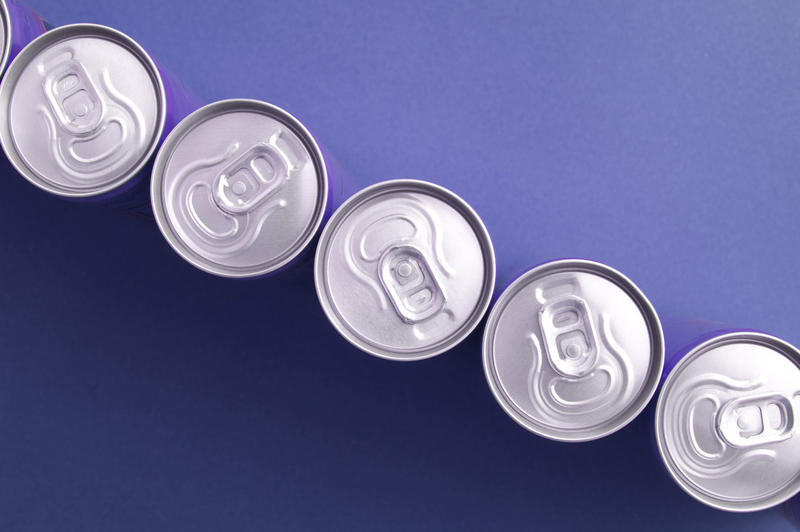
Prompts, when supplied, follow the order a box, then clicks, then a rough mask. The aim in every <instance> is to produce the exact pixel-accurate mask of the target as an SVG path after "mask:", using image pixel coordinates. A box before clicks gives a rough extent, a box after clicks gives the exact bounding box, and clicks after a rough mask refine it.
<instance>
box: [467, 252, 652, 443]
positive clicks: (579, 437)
mask: <svg viewBox="0 0 800 532" xmlns="http://www.w3.org/2000/svg"><path fill="white" fill-rule="evenodd" d="M483 366H484V370H485V372H486V377H487V380H488V382H489V386H490V388H491V389H492V392H493V393H494V396H495V398H496V399H497V401H498V402H499V403H500V406H502V407H503V409H504V410H505V411H506V412H507V413H508V415H510V416H511V417H512V418H513V419H514V420H515V421H517V422H518V423H519V424H520V425H522V426H523V427H525V428H526V429H528V430H530V431H531V432H534V433H536V434H538V435H540V436H544V437H546V438H550V439H553V440H558V441H568V442H579V441H588V440H593V439H597V438H601V437H603V436H606V435H608V434H611V433H612V432H615V431H617V430H619V429H620V428H622V427H623V426H625V425H626V424H628V423H629V422H630V421H631V420H632V419H633V418H635V417H636V416H637V415H638V414H639V413H640V412H641V411H642V409H644V407H645V406H646V405H647V403H648V402H649V401H650V399H651V398H652V396H653V394H654V393H655V390H656V388H657V386H658V382H659V379H660V376H661V372H662V369H663V366H664V338H663V333H662V331H661V324H660V322H659V320H658V316H657V315H656V312H655V310H654V309H653V306H652V305H651V304H650V302H649V301H648V300H647V298H646V297H645V296H644V294H643V293H642V292H641V290H639V289H638V288H637V287H636V285H635V284H633V282H631V281H630V280H629V279H628V278H627V277H625V276H624V275H622V274H621V273H620V272H618V271H616V270H614V269H612V268H610V267H608V266H605V265H603V264H599V263H596V262H591V261H586V260H577V259H575V260H559V261H554V262H549V263H546V264H543V265H541V266H538V267H536V268H533V269H532V270H529V271H528V272H526V273H525V274H523V275H522V276H521V277H519V278H518V279H517V280H516V281H514V282H513V283H512V284H511V285H510V286H509V287H508V288H507V289H506V290H505V291H504V292H503V294H502V295H501V296H500V298H499V299H498V301H497V304H496V305H495V306H494V308H493V309H492V312H491V313H490V314H489V319H488V322H487V324H486V330H485V332H484V339H483Z"/></svg>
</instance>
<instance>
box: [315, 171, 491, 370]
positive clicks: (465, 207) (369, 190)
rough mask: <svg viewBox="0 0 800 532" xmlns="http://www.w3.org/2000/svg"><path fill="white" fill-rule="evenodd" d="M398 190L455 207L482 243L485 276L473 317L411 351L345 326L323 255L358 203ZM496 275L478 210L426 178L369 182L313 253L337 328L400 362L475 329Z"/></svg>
mask: <svg viewBox="0 0 800 532" xmlns="http://www.w3.org/2000/svg"><path fill="white" fill-rule="evenodd" d="M398 190H401V191H402V190H407V191H409V192H416V193H423V194H428V195H430V196H432V197H434V198H436V199H439V200H442V201H444V202H445V203H447V204H448V205H449V206H450V207H452V208H454V209H455V210H456V211H457V212H458V213H459V214H460V215H461V216H463V217H464V219H465V220H466V221H467V222H468V223H469V225H470V227H471V228H472V230H473V231H474V232H475V236H476V238H477V239H478V243H479V244H480V246H481V251H482V252H483V258H484V272H485V274H484V279H483V287H482V290H481V295H480V298H479V299H478V303H477V304H476V305H475V307H474V308H473V311H472V314H471V315H470V317H469V318H468V319H467V320H465V321H464V323H463V324H462V325H461V326H460V327H459V328H458V329H457V330H456V331H455V332H454V333H453V334H451V335H450V336H448V337H447V338H445V339H443V340H441V341H439V342H437V343H436V344H434V345H433V346H430V347H427V348H425V349H416V350H412V351H403V352H398V351H397V350H391V351H390V350H386V349H380V348H379V347H378V346H375V345H372V344H370V343H368V342H365V341H362V340H361V339H360V338H358V337H357V336H356V335H355V334H353V333H352V331H350V330H349V329H348V328H347V327H345V326H344V323H343V320H342V319H341V318H339V316H338V313H337V311H336V307H335V305H334V304H333V302H332V301H331V300H330V298H329V297H328V291H327V282H326V275H325V269H324V266H323V262H324V260H323V255H325V253H326V252H327V250H328V248H329V246H330V242H331V240H332V238H333V235H334V234H335V232H336V231H337V230H338V228H339V226H340V224H341V222H342V221H343V220H344V218H346V217H347V215H348V214H350V212H352V211H353V210H354V209H356V208H357V207H359V206H360V205H361V204H362V203H364V202H365V201H367V200H370V199H373V198H375V197H377V196H379V195H381V194H386V193H390V192H397V191H398ZM496 277H497V272H496V262H495V253H494V247H493V245H492V240H491V237H490V236H489V232H488V230H487V229H486V226H485V225H484V223H483V221H482V220H481V218H480V216H478V213H477V212H475V210H474V209H473V208H472V207H471V206H470V205H469V204H468V203H467V202H466V201H465V200H464V199H462V198H461V197H460V196H458V195H457V194H456V193H455V192H453V191H451V190H448V189H447V188H445V187H443V186H441V185H437V184H435V183H431V182H429V181H423V180H419V179H391V180H388V181H381V182H379V183H375V184H373V185H370V186H368V187H366V188H364V189H362V190H360V191H359V192H357V193H356V194H354V195H353V196H351V197H350V198H349V199H348V200H347V201H345V202H344V203H343V204H342V205H341V206H340V207H339V208H338V209H337V210H336V211H335V212H334V213H333V215H332V216H331V218H330V220H329V221H328V223H327V224H326V225H325V228H324V229H323V230H322V234H321V235H320V238H319V243H318V244H317V251H316V254H315V257H314V286H315V288H316V292H317V298H318V299H319V302H320V305H321V306H322V309H323V311H324V313H325V315H326V316H327V318H328V320H329V321H330V322H331V324H332V325H333V326H334V328H335V329H336V330H338V331H339V333H340V334H341V335H342V336H343V337H344V338H345V339H346V340H347V341H348V342H350V343H351V344H352V345H354V346H355V347H357V348H359V349H360V350H362V351H364V352H366V353H368V354H370V355H374V356H376V357H379V358H383V359H386V360H392V361H399V362H413V361H417V360H424V359H427V358H432V357H434V356H436V355H440V354H442V353H444V352H445V351H448V350H450V349H452V348H453V347H455V346H456V345H458V344H459V343H461V342H462V341H463V340H464V339H465V338H466V337H467V336H469V335H470V333H472V331H474V330H475V328H476V327H477V326H478V324H479V323H480V322H481V320H482V319H483V316H484V315H485V314H486V311H487V310H488V308H489V305H490V304H491V300H492V295H493V293H494V286H495V280H496Z"/></svg>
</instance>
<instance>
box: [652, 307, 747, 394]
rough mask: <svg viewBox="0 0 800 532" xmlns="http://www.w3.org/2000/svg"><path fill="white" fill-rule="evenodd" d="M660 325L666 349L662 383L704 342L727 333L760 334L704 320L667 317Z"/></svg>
mask: <svg viewBox="0 0 800 532" xmlns="http://www.w3.org/2000/svg"><path fill="white" fill-rule="evenodd" d="M661 325H662V327H663V329H664V345H665V347H666V358H665V359H664V372H663V373H662V375H661V382H662V383H663V382H664V380H665V379H666V378H667V376H668V375H669V373H670V372H671V371H672V369H673V368H674V367H675V365H676V364H677V363H678V362H680V361H681V359H682V358H683V357H684V356H686V354H687V353H689V351H691V350H692V349H694V348H695V347H697V346H698V345H700V344H701V343H703V342H705V341H706V340H710V339H711V338H714V337H716V336H720V335H723V334H728V333H735V332H761V331H756V330H754V329H746V328H741V327H733V326H731V325H727V324H725V323H722V322H719V321H713V320H706V319H690V320H687V319H676V318H670V317H667V318H662V319H661Z"/></svg>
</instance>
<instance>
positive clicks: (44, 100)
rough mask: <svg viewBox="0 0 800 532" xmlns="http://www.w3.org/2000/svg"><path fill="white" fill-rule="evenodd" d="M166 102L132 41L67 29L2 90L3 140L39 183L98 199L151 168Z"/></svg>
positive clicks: (14, 70) (101, 30)
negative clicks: (146, 165) (150, 163)
mask: <svg viewBox="0 0 800 532" xmlns="http://www.w3.org/2000/svg"><path fill="white" fill-rule="evenodd" d="M165 105H166V101H165V94H164V86H163V84H162V80H161V76H160V75H159V73H158V70H157V68H156V65H155V63H154V62H153V60H152V59H151V58H150V57H149V56H148V55H147V53H146V52H145V51H144V49H143V48H142V47H141V46H139V45H138V44H137V43H136V42H135V41H134V40H133V39H131V38H130V37H128V36H127V35H125V34H124V33H121V32H119V31H117V30H114V29H112V28H108V27H106V26H99V25H96V24H73V25H69V26H62V27H60V28H56V29H54V30H51V31H49V32H47V33H45V34H43V35H41V36H40V37H38V38H37V39H35V40H34V41H33V42H32V43H30V44H29V45H28V46H26V47H25V48H24V49H23V50H22V52H20V54H19V55H18V56H17V57H16V59H14V61H13V62H12V63H11V66H10V67H9V69H8V72H7V73H6V75H5V77H4V78H3V81H2V84H0V142H2V145H3V150H4V151H5V152H6V155H7V156H8V158H9V160H10V161H11V163H12V164H13V165H14V166H15V167H16V169H17V170H18V171H19V172H20V173H21V174H22V175H23V176H25V177H26V178H27V179H28V180H29V181H30V182H31V183H33V184H34V185H36V186H38V187H40V188H42V189H44V190H46V191H48V192H51V193H53V194H57V195H60V196H64V197H71V198H87V197H92V196H99V195H102V194H104V193H107V192H110V191H112V190H114V189H116V188H118V187H120V186H121V185H122V184H123V183H125V182H126V181H128V180H129V179H131V178H132V177H133V176H134V175H136V173H137V172H138V171H139V170H141V169H142V167H143V166H144V165H145V164H146V163H147V161H148V160H149V158H150V156H151V155H152V153H153V152H154V151H155V149H156V146H157V144H158V142H159V140H160V139H161V135H162V132H163V130H164V121H165Z"/></svg>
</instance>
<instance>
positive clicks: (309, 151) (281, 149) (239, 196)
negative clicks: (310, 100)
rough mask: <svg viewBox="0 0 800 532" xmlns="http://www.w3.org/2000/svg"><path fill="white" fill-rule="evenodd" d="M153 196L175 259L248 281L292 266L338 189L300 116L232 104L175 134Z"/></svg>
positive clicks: (195, 117)
mask: <svg viewBox="0 0 800 532" xmlns="http://www.w3.org/2000/svg"><path fill="white" fill-rule="evenodd" d="M329 179H331V180H332V182H331V186H329ZM151 194H152V204H153V211H154V213H155V216H156V221H157V223H158V226H159V228H160V229H161V232H162V233H163V234H164V237H165V238H166V239H167V241H168V242H169V243H170V245H171V246H172V247H173V249H174V250H175V251H176V252H177V253H178V254H179V255H181V256H182V257H183V258H184V259H186V260H187V261H189V262H190V263H191V264H193V265H194V266H196V267H198V268H200V269H202V270H204V271H206V272H209V273H212V274H215V275H220V276H223V277H234V278H245V277H258V276H262V275H267V274H270V273H274V272H276V271H278V270H281V269H283V268H284V267H286V266H288V265H290V264H292V263H293V262H295V261H296V260H297V259H298V258H299V257H300V256H301V255H302V254H303V252H304V251H305V250H306V249H307V248H308V247H309V245H310V243H311V242H312V241H313V239H314V238H315V236H316V235H317V232H318V230H319V228H320V226H321V224H322V223H323V220H324V219H325V218H326V215H327V214H329V211H330V208H331V207H330V206H331V205H332V204H333V203H334V201H339V200H340V199H341V198H340V195H341V186H340V181H339V178H338V176H337V173H336V172H333V173H329V172H328V169H327V165H326V162H325V160H324V159H323V155H322V152H321V150H320V147H319V146H318V145H317V143H316V141H315V140H314V138H313V137H312V136H311V134H310V133H309V132H308V130H307V129H306V128H305V127H304V126H303V124H301V123H300V121H299V120H297V119H296V118H295V117H293V116H292V115H290V114H289V113H287V112H286V111H284V110H283V109H280V108H278V107H276V106H274V105H271V104H268V103H266V102H261V101H257V100H245V99H236V100H223V101H218V102H215V103H212V104H210V105H207V106H205V107H203V108H201V109H199V110H198V111H196V112H194V113H192V114H191V115H190V116H188V117H187V118H186V119H185V120H183V121H182V122H181V123H180V124H179V125H178V126H177V127H176V128H175V130H174V131H173V132H172V133H171V134H170V135H169V137H167V140H166V141H165V142H164V146H163V147H162V148H161V150H160V151H159V153H158V156H157V157H156V161H155V164H154V167H153V179H152V182H151Z"/></svg>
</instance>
